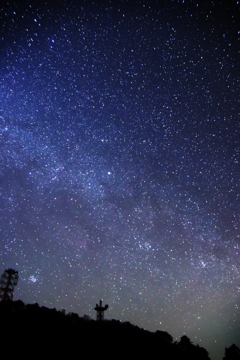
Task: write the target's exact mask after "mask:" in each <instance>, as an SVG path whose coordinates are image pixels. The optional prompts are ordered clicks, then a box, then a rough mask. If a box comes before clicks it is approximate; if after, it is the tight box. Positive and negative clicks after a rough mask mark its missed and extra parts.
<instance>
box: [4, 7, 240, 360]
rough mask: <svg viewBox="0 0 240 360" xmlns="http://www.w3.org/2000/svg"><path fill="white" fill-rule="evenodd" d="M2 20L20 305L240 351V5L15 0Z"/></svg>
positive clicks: (7, 256)
mask: <svg viewBox="0 0 240 360" xmlns="http://www.w3.org/2000/svg"><path fill="white" fill-rule="evenodd" d="M54 3H55V4H54ZM0 21H1V32H0V44H1V48H0V72H1V77H0V92H1V93H0V99H1V100H0V190H1V205H0V212H1V216H0V228H1V243H0V260H1V269H0V270H1V272H2V273H3V271H4V270H5V269H6V268H9V267H12V268H14V269H16V270H18V271H19V282H18V285H17V287H16V289H15V294H14V299H21V300H23V301H24V302H26V303H33V302H37V303H39V305H41V306H43V305H44V306H47V307H50V308H53V307H55V308H57V309H61V308H65V309H66V311H67V312H76V313H78V314H79V315H80V316H83V315H84V314H87V315H89V316H91V317H92V318H95V316H96V315H95V311H94V309H93V308H94V306H95V304H96V303H97V302H98V301H99V299H103V305H105V304H106V303H107V304H109V309H108V310H107V312H106V318H108V319H112V318H114V319H119V320H121V321H130V322H131V323H133V324H135V325H137V326H139V327H143V328H145V329H147V330H150V331H156V330H165V331H168V332H169V333H170V334H171V335H172V336H173V337H174V339H177V340H178V339H179V337H180V336H182V335H183V334H186V335H187V336H189V337H190V339H191V340H192V342H193V343H195V344H199V345H200V346H203V347H205V348H206V349H207V350H208V351H209V353H210V356H211V358H212V359H221V358H222V357H223V355H224V348H225V347H229V346H230V345H231V344H232V343H234V342H235V343H236V345H237V346H240V339H239V332H240V301H239V300H240V258H239V255H240V232H239V229H240V210H239V208H240V207H239V204H240V166H239V161H240V158H239V156H240V146H239V145H240V123H239V117H238V115H239V103H238V96H239V91H238V90H239V89H238V85H239V84H238V81H239V80H238V79H239V73H240V71H239V62H238V61H237V60H238V51H239V42H238V40H239V39H238V36H239V28H238V25H239V23H240V22H239V1H221V0H219V1H199V2H198V1H194V0H185V1H184V0H162V1H144V0H138V1H130V0H121V1H119V0H117V1H111V0H109V1H97V0H96V1H87V0H85V1H84V0H79V1H74V0H69V1H64V0H59V1H58V2H54V1H50V0H45V1H37V0H29V1H4V4H2V5H1V6H0Z"/></svg>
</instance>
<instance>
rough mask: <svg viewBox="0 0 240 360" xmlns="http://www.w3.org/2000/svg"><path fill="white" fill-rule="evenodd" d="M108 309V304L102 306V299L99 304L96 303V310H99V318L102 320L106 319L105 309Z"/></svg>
mask: <svg viewBox="0 0 240 360" xmlns="http://www.w3.org/2000/svg"><path fill="white" fill-rule="evenodd" d="M107 309H108V305H105V306H104V307H103V306H102V300H100V301H99V305H98V304H96V307H95V308H94V310H96V312H97V320H98V321H101V320H103V319H104V311H105V310H107Z"/></svg>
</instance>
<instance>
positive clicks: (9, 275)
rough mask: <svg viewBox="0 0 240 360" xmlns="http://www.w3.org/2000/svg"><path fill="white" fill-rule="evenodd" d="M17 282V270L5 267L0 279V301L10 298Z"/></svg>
mask: <svg viewBox="0 0 240 360" xmlns="http://www.w3.org/2000/svg"><path fill="white" fill-rule="evenodd" d="M17 282H18V271H16V270H13V269H7V270H5V271H4V273H3V274H2V277H1V280H0V301H4V300H12V299H13V291H14V286H16V285H17Z"/></svg>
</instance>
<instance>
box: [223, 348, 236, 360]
mask: <svg viewBox="0 0 240 360" xmlns="http://www.w3.org/2000/svg"><path fill="white" fill-rule="evenodd" d="M223 360H240V349H239V348H238V347H237V346H236V345H235V344H232V345H231V346H230V347H229V348H225V356H224V358H223Z"/></svg>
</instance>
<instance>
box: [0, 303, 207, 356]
mask: <svg viewBox="0 0 240 360" xmlns="http://www.w3.org/2000/svg"><path fill="white" fill-rule="evenodd" d="M0 319H1V331H2V333H1V342H2V344H4V348H6V349H10V350H11V354H12V356H14V355H16V356H18V358H19V357H21V356H23V357H24V358H25V359H26V358H30V357H35V355H38V357H44V358H50V357H52V356H54V358H57V357H58V356H61V357H63V356H67V358H70V357H71V356H76V354H78V356H79V358H80V357H81V355H83V354H84V353H85V352H86V350H87V352H88V354H89V355H91V356H99V355H103V354H104V357H105V358H107V359H108V358H109V359H110V358H111V359H112V357H113V356H115V355H117V356H118V357H121V356H122V357H133V358H135V359H137V358H138V357H139V358H144V357H146V358H148V359H149V358H156V356H157V358H159V359H161V360H169V359H171V360H174V359H176V360H179V359H185V360H187V359H189V360H190V359H191V360H192V359H194V360H209V356H208V353H207V351H206V350H205V349H204V348H202V347H199V346H195V345H193V344H192V343H191V341H190V339H188V338H187V336H183V337H182V338H181V340H180V341H179V342H178V343H173V338H172V336H171V335H170V334H168V333H167V332H165V331H156V332H155V333H153V332H150V331H147V330H144V329H140V328H139V327H137V326H134V325H132V324H130V323H129V322H124V323H122V322H120V321H118V320H111V321H109V320H103V321H95V320H91V319H89V317H88V316H84V318H81V317H79V316H78V315H77V314H75V313H69V314H66V313H65V312H64V311H57V310H56V309H49V308H47V307H44V306H42V307H40V306H39V305H38V304H27V305H25V304H24V303H23V302H22V301H20V300H18V301H10V300H9V301H2V302H0ZM13 339H14V342H13ZM13 343H14V346H13Z"/></svg>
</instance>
